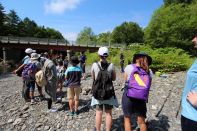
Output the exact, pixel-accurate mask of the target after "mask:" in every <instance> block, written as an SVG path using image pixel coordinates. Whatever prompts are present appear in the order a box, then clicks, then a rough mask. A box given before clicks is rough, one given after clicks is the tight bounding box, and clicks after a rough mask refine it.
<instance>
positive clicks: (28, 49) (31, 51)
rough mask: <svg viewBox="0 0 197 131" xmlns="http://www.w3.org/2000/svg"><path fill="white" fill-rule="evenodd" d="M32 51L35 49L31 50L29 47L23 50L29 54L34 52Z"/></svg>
mask: <svg viewBox="0 0 197 131" xmlns="http://www.w3.org/2000/svg"><path fill="white" fill-rule="evenodd" d="M34 52H36V50H32V49H31V48H27V49H26V50H25V53H27V54H31V53H34Z"/></svg>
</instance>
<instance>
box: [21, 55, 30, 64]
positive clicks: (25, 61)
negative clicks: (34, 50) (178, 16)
mask: <svg viewBox="0 0 197 131" xmlns="http://www.w3.org/2000/svg"><path fill="white" fill-rule="evenodd" d="M22 61H23V64H25V65H27V64H28V63H29V62H30V57H29V56H28V55H26V56H25V57H24V58H23V60H22Z"/></svg>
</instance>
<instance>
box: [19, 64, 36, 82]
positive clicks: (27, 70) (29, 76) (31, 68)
mask: <svg viewBox="0 0 197 131" xmlns="http://www.w3.org/2000/svg"><path fill="white" fill-rule="evenodd" d="M36 70H37V67H36V64H35V63H28V64H27V65H26V66H25V67H24V69H23V72H22V78H23V80H25V81H33V80H35V74H36Z"/></svg>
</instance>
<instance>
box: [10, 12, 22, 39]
mask: <svg viewBox="0 0 197 131" xmlns="http://www.w3.org/2000/svg"><path fill="white" fill-rule="evenodd" d="M6 18H7V19H6V25H7V27H8V30H7V31H8V32H7V33H8V35H13V36H17V34H18V24H19V23H20V21H21V20H20V18H19V16H18V15H17V13H16V12H15V11H14V10H10V12H9V13H8V14H7V16H6Z"/></svg>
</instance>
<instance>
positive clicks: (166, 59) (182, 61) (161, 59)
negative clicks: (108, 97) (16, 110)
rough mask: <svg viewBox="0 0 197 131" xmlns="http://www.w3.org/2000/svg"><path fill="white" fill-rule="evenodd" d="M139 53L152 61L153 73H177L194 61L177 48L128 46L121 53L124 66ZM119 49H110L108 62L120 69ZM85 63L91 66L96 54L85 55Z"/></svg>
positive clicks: (96, 58) (96, 59)
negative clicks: (148, 56)
mask: <svg viewBox="0 0 197 131" xmlns="http://www.w3.org/2000/svg"><path fill="white" fill-rule="evenodd" d="M139 52H146V53H147V54H149V55H150V56H151V57H152V59H153V62H152V65H151V66H150V68H151V69H152V70H153V71H160V72H177V71H185V70H187V69H188V68H189V67H190V66H191V64H192V63H193V61H194V58H191V57H190V55H188V53H187V52H185V51H184V50H182V49H178V48H157V49H153V48H151V47H149V46H145V45H130V46H128V48H127V50H124V51H122V53H123V54H124V57H125V65H127V64H128V61H131V62H132V58H133V55H134V54H135V53H139ZM120 53H121V51H120V49H110V56H109V57H108V58H107V59H108V60H109V61H111V62H112V63H114V64H115V65H116V66H118V67H120V64H119V62H120ZM86 55H87V63H88V64H92V63H93V62H95V61H98V60H99V57H98V54H97V53H89V52H88V53H86Z"/></svg>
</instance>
